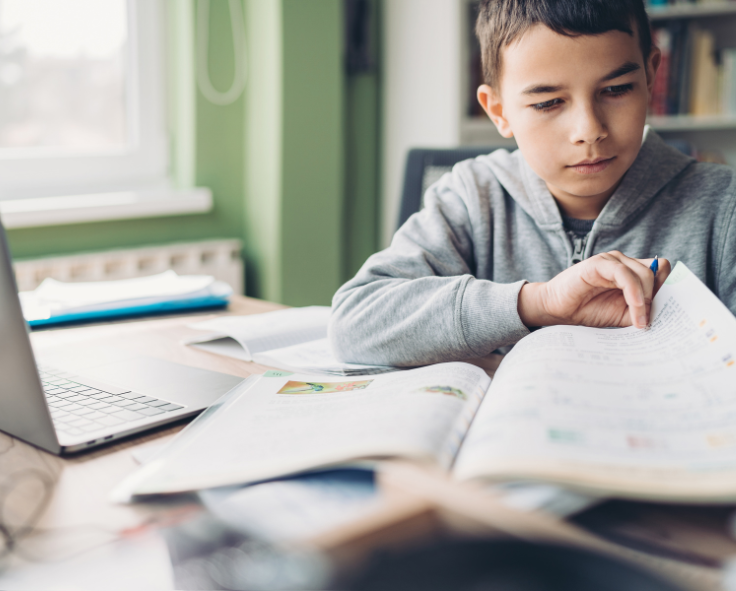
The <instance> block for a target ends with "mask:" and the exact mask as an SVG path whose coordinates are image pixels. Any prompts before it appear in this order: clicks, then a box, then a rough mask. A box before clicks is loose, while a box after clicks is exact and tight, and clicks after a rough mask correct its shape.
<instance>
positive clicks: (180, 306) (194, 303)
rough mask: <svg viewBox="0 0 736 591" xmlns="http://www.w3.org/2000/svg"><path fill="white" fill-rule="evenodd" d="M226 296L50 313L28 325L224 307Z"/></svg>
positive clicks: (227, 298)
mask: <svg viewBox="0 0 736 591" xmlns="http://www.w3.org/2000/svg"><path fill="white" fill-rule="evenodd" d="M229 297H230V296H229V295H227V296H214V295H210V296H206V297H198V298H192V299H179V300H171V301H168V302H165V301H164V302H156V303H154V304H147V305H143V306H123V307H119V308H110V309H107V310H93V311H89V312H77V313H72V314H63V313H62V314H59V315H52V316H50V317H49V318H39V319H35V320H29V321H28V325H29V326H30V327H31V328H37V327H47V326H57V325H62V324H71V323H76V322H92V321H99V320H112V319H116V320H120V319H123V318H132V317H138V316H148V315H152V314H171V313H174V312H187V311H194V310H209V309H215V308H224V307H226V306H227V304H228V301H229Z"/></svg>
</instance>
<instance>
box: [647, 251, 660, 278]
mask: <svg viewBox="0 0 736 591" xmlns="http://www.w3.org/2000/svg"><path fill="white" fill-rule="evenodd" d="M658 259H659V255H658V254H657V255H654V260H653V261H652V264H651V265H649V270H650V271H651V272H652V273H654V276H655V277H656V276H657V271H659V261H658Z"/></svg>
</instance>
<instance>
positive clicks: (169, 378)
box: [79, 356, 243, 408]
mask: <svg viewBox="0 0 736 591" xmlns="http://www.w3.org/2000/svg"><path fill="white" fill-rule="evenodd" d="M79 373H80V375H83V376H88V377H90V378H93V379H96V380H100V381H101V382H107V383H109V384H111V385H113V386H119V387H121V388H129V389H131V390H133V391H135V392H140V393H141V394H145V395H146V396H153V397H154V398H163V399H164V400H170V401H171V402H177V403H179V404H185V405H187V406H194V407H198V408H204V407H206V406H209V405H211V404H212V403H214V402H215V401H216V400H217V399H218V398H219V397H220V396H222V395H223V394H225V393H226V392H228V391H230V390H231V389H233V388H234V387H235V386H237V385H238V384H239V383H240V382H242V381H243V378H241V377H238V376H231V375H228V374H224V373H219V372H215V371H209V370H206V369H199V368H196V367H190V366H188V365H181V364H179V363H173V362H171V361H165V360H163V359H156V358H155V357H147V356H141V357H133V358H131V359H122V360H120V361H114V362H112V363H106V364H104V365H98V366H97V367H88V368H85V369H84V370H81V371H80V372H79Z"/></svg>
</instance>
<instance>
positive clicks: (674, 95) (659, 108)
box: [649, 19, 736, 116]
mask: <svg viewBox="0 0 736 591" xmlns="http://www.w3.org/2000/svg"><path fill="white" fill-rule="evenodd" d="M653 42H654V44H655V45H656V46H657V47H659V48H660V50H661V52H662V60H661V63H660V67H659V70H658V72H657V77H656V78H655V81H654V87H653V89H652V98H651V103H650V109H649V111H650V114H651V115H658V116H662V115H692V116H714V115H734V114H736V86H735V85H734V83H733V80H734V67H735V65H736V64H735V63H734V62H735V60H734V56H735V55H736V54H734V52H735V51H736V50H735V49H733V48H719V47H718V45H717V38H716V36H715V35H714V33H713V32H712V31H710V30H708V29H705V28H703V27H701V26H700V25H699V24H698V23H696V22H693V21H686V20H682V19H680V20H675V21H672V22H669V23H668V24H665V25H664V26H660V27H656V28H654V29H653Z"/></svg>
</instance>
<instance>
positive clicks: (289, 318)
mask: <svg viewBox="0 0 736 591" xmlns="http://www.w3.org/2000/svg"><path fill="white" fill-rule="evenodd" d="M329 320H330V307H329V306H307V307H304V308H287V309H285V310H276V311H274V312H266V313H264V314H251V315H248V316H221V317H220V318H214V319H212V320H205V321H204V322H197V323H195V324H192V325H190V328H195V329H197V330H206V331H210V332H212V333H214V335H212V334H211V335H208V336H207V337H205V338H204V339H196V340H192V341H190V342H189V344H190V345H192V346H194V347H201V348H203V349H205V350H210V351H212V352H218V353H220V354H223V355H229V356H231V357H235V358H236V359H243V360H245V361H251V360H252V359H253V355H255V354H256V353H261V352H263V351H269V350H272V349H280V348H282V347H288V346H291V345H298V344H301V343H306V342H309V341H316V340H319V339H324V338H325V337H327V323H328V322H329ZM225 337H229V338H231V339H233V340H235V341H236V342H237V343H239V345H240V347H242V349H243V353H242V354H240V353H237V352H236V351H235V349H234V347H233V346H232V343H219V345H223V344H224V345H225V346H218V344H216V345H215V348H214V349H212V348H211V347H210V348H208V346H209V345H208V343H207V342H208V341H213V340H216V339H224V338H225ZM202 345H205V346H202Z"/></svg>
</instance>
